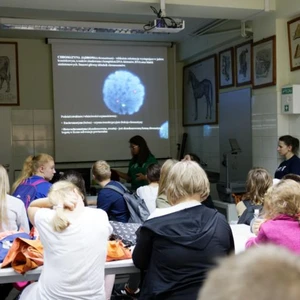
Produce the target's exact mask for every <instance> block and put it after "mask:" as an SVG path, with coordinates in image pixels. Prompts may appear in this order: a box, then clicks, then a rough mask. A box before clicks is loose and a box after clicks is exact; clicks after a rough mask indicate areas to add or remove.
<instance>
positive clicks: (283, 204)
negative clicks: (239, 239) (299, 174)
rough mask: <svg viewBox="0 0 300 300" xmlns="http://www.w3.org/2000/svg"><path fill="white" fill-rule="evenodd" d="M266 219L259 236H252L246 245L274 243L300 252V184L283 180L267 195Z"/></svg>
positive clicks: (260, 228)
mask: <svg viewBox="0 0 300 300" xmlns="http://www.w3.org/2000/svg"><path fill="white" fill-rule="evenodd" d="M263 217H264V219H265V221H264V222H262V223H260V226H259V229H258V234H257V237H254V238H250V239H249V240H248V241H247V243H246V247H247V248H249V247H251V246H253V245H257V244H265V243H272V244H275V245H280V246H283V247H285V248H288V249H289V250H291V251H293V252H295V253H300V239H299V238H298V236H299V235H300V226H299V219H300V184H299V183H297V182H296V181H294V180H291V179H287V180H282V181H280V182H279V183H278V184H276V185H274V186H272V187H271V188H270V189H269V190H268V192H267V193H266V196H265V204H264V215H263Z"/></svg>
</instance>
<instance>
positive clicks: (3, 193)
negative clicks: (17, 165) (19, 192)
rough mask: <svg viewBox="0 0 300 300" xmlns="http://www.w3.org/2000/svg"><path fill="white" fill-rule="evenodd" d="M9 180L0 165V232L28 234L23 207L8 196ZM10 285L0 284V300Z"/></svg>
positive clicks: (4, 296) (19, 201)
mask: <svg viewBox="0 0 300 300" xmlns="http://www.w3.org/2000/svg"><path fill="white" fill-rule="evenodd" d="M8 193H9V179H8V175H7V171H6V169H5V168H4V167H3V166H2V165H0V226H1V228H0V232H1V233H5V232H7V231H10V232H16V231H24V232H26V233H29V223H28V219H27V214H26V210H25V206H24V204H23V202H22V201H21V200H20V199H17V198H15V197H12V196H10V195H8ZM12 288H13V286H12V284H11V283H8V284H0V292H1V297H2V298H1V299H5V298H6V297H7V295H8V294H9V293H10V291H11V290H12Z"/></svg>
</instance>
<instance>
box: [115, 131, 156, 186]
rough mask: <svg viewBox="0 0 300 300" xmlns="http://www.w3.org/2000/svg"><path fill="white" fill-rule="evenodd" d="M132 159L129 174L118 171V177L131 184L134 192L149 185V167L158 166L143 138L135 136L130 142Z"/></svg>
mask: <svg viewBox="0 0 300 300" xmlns="http://www.w3.org/2000/svg"><path fill="white" fill-rule="evenodd" d="M129 143H130V146H129V147H130V150H131V155H132V159H131V160H130V163H129V169H128V172H127V174H126V173H123V172H120V171H117V173H118V175H119V176H120V177H121V178H123V179H125V180H127V182H130V183H131V188H132V190H134V191H135V190H136V189H137V188H139V187H140V186H144V185H147V184H148V181H147V177H146V171H147V168H148V166H149V165H151V164H157V160H156V158H155V157H154V156H153V154H152V153H151V151H150V150H149V147H148V145H147V143H146V141H145V140H144V138H143V137H141V136H139V135H135V136H134V137H132V138H131V139H130V140H129Z"/></svg>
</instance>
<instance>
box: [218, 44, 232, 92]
mask: <svg viewBox="0 0 300 300" xmlns="http://www.w3.org/2000/svg"><path fill="white" fill-rule="evenodd" d="M233 57H234V51H233V47H231V48H228V49H226V50H223V51H221V52H219V88H220V89H224V88H229V87H232V86H234V68H233Z"/></svg>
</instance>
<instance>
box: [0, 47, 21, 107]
mask: <svg viewBox="0 0 300 300" xmlns="http://www.w3.org/2000/svg"><path fill="white" fill-rule="evenodd" d="M0 105H5V106H13V105H19V74H18V44H17V43H16V42H0Z"/></svg>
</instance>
